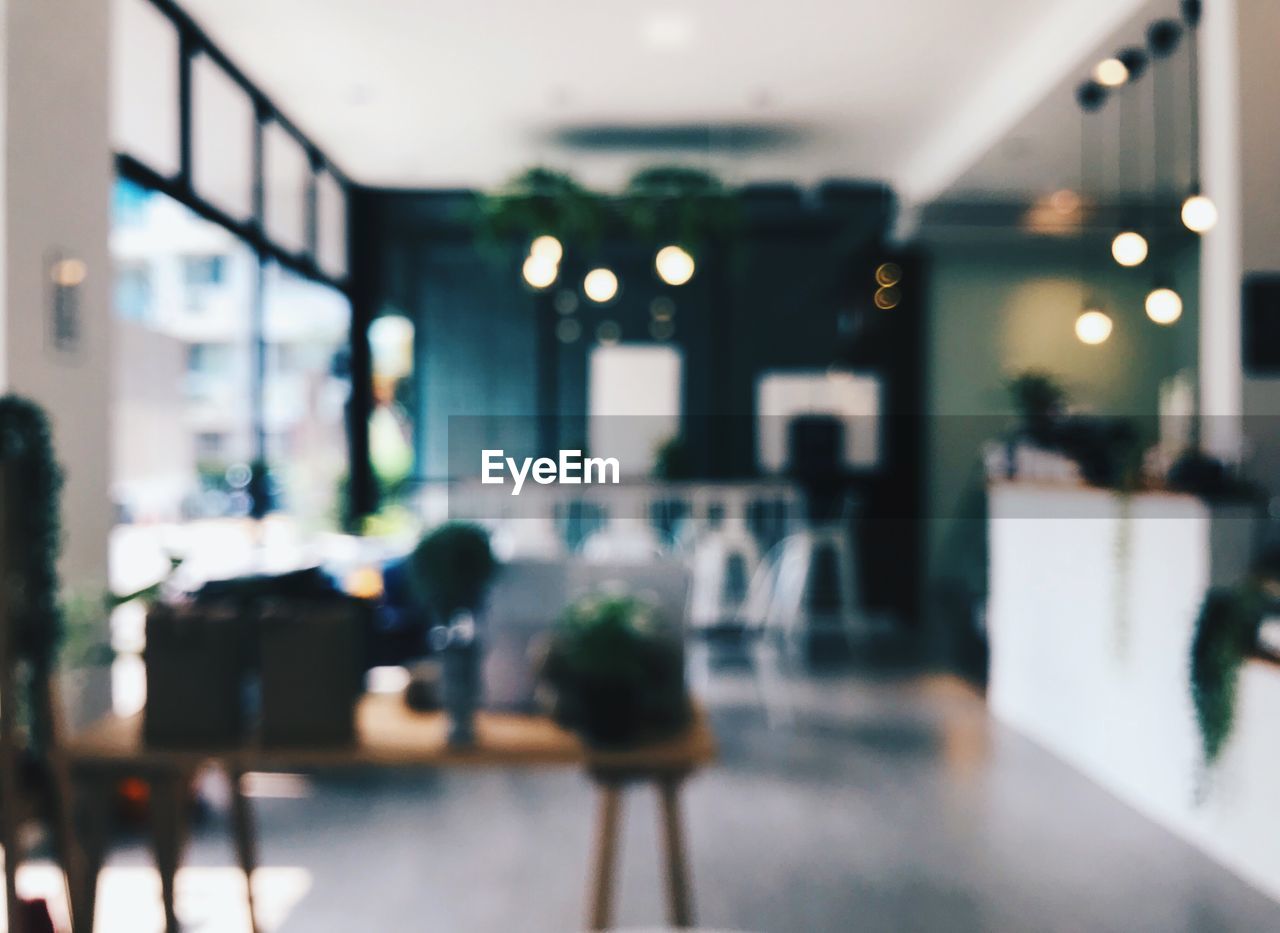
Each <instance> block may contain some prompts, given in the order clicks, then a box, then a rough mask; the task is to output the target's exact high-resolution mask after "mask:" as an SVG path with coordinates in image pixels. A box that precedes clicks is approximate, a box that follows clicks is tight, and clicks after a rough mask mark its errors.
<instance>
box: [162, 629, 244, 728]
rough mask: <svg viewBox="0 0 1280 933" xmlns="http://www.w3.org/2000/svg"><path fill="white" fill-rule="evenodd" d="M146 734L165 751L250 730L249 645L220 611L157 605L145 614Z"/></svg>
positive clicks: (242, 632) (241, 632)
mask: <svg viewBox="0 0 1280 933" xmlns="http://www.w3.org/2000/svg"><path fill="white" fill-rule="evenodd" d="M146 627H147V644H146V650H145V651H144V653H143V658H144V660H145V663H146V673H147V705H146V711H145V712H144V714H143V736H144V738H145V740H146V742H147V744H149V745H155V746H164V747H187V746H204V747H207V746H223V745H233V744H235V743H237V742H239V741H241V740H242V739H243V738H244V736H245V734H246V731H247V725H248V719H249V717H248V715H247V710H246V706H247V704H246V692H247V689H246V687H247V675H248V650H247V648H248V645H247V641H248V639H247V637H246V628H245V623H244V621H243V617H242V616H241V615H240V614H239V613H238V612H237V611H236V610H235V608H234V607H230V606H225V605H194V604H179V605H167V604H157V605H155V606H152V607H151V609H150V610H149V611H148V613H147V623H146Z"/></svg>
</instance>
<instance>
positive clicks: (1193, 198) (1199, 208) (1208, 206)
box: [1182, 192, 1218, 233]
mask: <svg viewBox="0 0 1280 933" xmlns="http://www.w3.org/2000/svg"><path fill="white" fill-rule="evenodd" d="M1217 222H1218V206H1217V205H1216V204H1214V203H1213V201H1212V200H1211V199H1209V198H1208V197H1206V196H1205V195H1203V194H1200V193H1199V192H1196V193H1195V194H1192V195H1190V196H1188V198H1187V199H1186V200H1185V201H1183V202H1182V223H1183V224H1184V225H1185V226H1186V228H1187V229H1188V230H1191V231H1193V232H1195V233H1208V232H1209V231H1210V230H1212V229H1213V228H1214V225H1216V224H1217Z"/></svg>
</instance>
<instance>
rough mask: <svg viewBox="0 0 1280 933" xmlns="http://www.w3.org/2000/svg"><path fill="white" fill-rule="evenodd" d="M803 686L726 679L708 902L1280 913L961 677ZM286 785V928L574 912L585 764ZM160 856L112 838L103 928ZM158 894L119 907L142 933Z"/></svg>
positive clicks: (1166, 932)
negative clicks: (780, 713)
mask: <svg viewBox="0 0 1280 933" xmlns="http://www.w3.org/2000/svg"><path fill="white" fill-rule="evenodd" d="M794 698H795V705H796V715H795V720H794V722H792V723H791V724H788V725H785V726H778V727H773V728H771V727H770V726H769V725H768V724H767V723H766V721H765V718H764V716H763V714H762V712H761V710H760V708H759V707H758V705H757V704H756V700H755V692H754V689H753V685H752V683H751V681H750V680H749V679H748V678H745V677H743V676H741V675H736V676H734V675H724V674H721V675H717V676H716V677H715V678H714V679H713V681H712V684H711V688H710V691H709V693H708V700H709V703H710V705H711V708H712V711H713V716H714V720H715V724H716V728H717V731H718V734H719V737H720V740H721V743H722V752H723V761H722V763H721V765H720V766H719V767H717V768H715V769H714V770H712V771H709V772H708V773H706V774H704V775H702V776H700V777H698V778H697V779H695V780H694V781H693V782H692V784H691V785H690V787H689V791H688V794H687V799H686V807H687V814H688V828H689V836H690V844H691V850H692V852H691V856H692V866H693V873H694V886H695V891H696V900H697V908H698V917H699V920H700V921H701V923H702V925H703V926H706V927H710V928H715V929H723V930H744V931H762V933H763V931H768V933H784V931H787V933H789V931H814V933H818V931H841V933H843V931H850V930H856V931H879V930H884V931H895V933H897V931H932V930H939V931H948V933H962V931H970V930H973V931H978V930H981V931H1002V930H1009V931H1027V930H1037V931H1082V930H1089V931H1094V930H1115V931H1123V933H1139V931H1148V930H1149V931H1159V933H1179V931H1187V933H1191V931H1196V933H1204V931H1217V930H1242V931H1245V930H1247V931H1258V930H1280V905H1277V904H1276V903H1274V902H1272V901H1270V900H1269V899H1267V898H1266V897H1264V896H1263V895H1262V894H1260V893H1258V892H1256V891H1255V890H1253V889H1252V888H1250V887H1248V886H1247V885H1246V884H1244V883H1243V882H1241V881H1239V880H1237V879H1236V878H1235V877H1234V876H1232V875H1230V874H1229V873H1228V872H1226V871H1225V870H1224V869H1222V868H1220V867H1218V866H1217V865H1216V864H1214V863H1213V862H1211V861H1209V860H1208V859H1207V858H1206V857H1204V856H1203V855H1201V854H1200V853H1199V852H1197V851H1196V850H1194V849H1192V848H1191V847H1190V846H1188V845H1186V844H1185V843H1183V842H1181V841H1180V840H1178V839H1177V838H1175V837H1173V836H1171V835H1170V834H1169V833H1167V832H1165V831H1164V830H1162V829H1160V828H1158V827H1157V826H1155V825H1153V824H1152V823H1150V822H1149V821H1147V820H1146V819H1144V818H1143V817H1141V816H1139V815H1138V814H1137V813H1135V812H1133V811H1132V810H1130V809H1128V808H1127V807H1126V806H1124V805H1123V804H1121V803H1119V802H1118V801H1117V800H1115V799H1114V798H1113V797H1111V796H1109V795H1108V794H1107V793H1105V792H1104V791H1102V790H1100V789H1099V788H1098V787H1096V786H1095V785H1093V784H1091V783H1090V782H1089V781H1087V780H1086V779H1085V778H1083V777H1081V776H1080V775H1079V774H1077V773H1076V772H1074V771H1072V770H1071V769H1069V768H1068V767H1066V766H1065V765H1063V764H1062V763H1060V762H1059V761H1057V760H1056V759H1055V758H1053V757H1051V756H1050V755H1049V754H1048V753H1046V752H1044V751H1042V750H1041V749H1039V748H1038V747H1036V746H1034V745H1032V744H1031V743H1030V742H1028V741H1026V740H1024V739H1022V738H1021V737H1019V736H1017V735H1015V734H1013V733H1011V732H1010V731H1008V730H1006V729H1004V728H1002V727H1000V726H999V725H996V724H994V723H992V722H990V721H989V720H988V719H987V716H986V711H985V707H984V705H983V703H982V701H981V699H980V697H978V696H977V695H976V694H974V693H973V692H972V691H970V690H969V689H968V688H967V687H965V686H963V685H962V684H960V683H959V682H958V681H956V680H954V679H951V678H942V677H920V676H901V677H865V676H862V677H859V676H840V677H820V678H814V679H810V680H806V681H804V682H803V683H800V684H798V685H796V686H795V688H794ZM277 790H279V791H281V792H283V793H285V794H286V795H290V794H302V795H303V796H296V797H290V796H285V797H276V798H266V799H259V800H258V801H257V804H258V810H259V814H260V823H261V827H262V837H263V840H264V842H263V852H262V861H263V864H264V865H266V866H269V870H268V871H267V872H264V873H262V874H261V875H260V876H259V895H260V899H262V900H264V901H266V902H268V904H267V906H268V908H269V912H271V913H275V914H277V915H281V917H282V922H281V923H280V924H279V926H278V929H279V930H281V931H283V933H330V931H332V933H352V931H363V930H388V931H427V930H430V931H459V933H487V931H494V933H497V931H504V933H505V931H522V933H540V931H548V933H550V931H557V933H564V931H571V930H575V929H578V928H579V924H580V920H581V916H582V914H581V909H582V904H583V893H584V887H585V884H586V865H587V856H588V851H589V841H590V832H591V819H592V815H593V809H594V808H593V801H592V799H591V795H590V788H589V786H588V785H587V784H586V782H585V781H584V780H583V779H582V778H581V777H580V776H578V775H576V774H572V773H569V772H545V773H538V774H505V773H447V774H439V775H428V774H404V773H401V774H395V773H370V774H361V775H346V776H344V777H341V778H338V777H327V778H319V779H314V780H311V781H309V782H293V783H292V784H290V783H287V782H286V783H285V784H284V786H283V787H281V788H277ZM627 804H628V808H627V813H626V828H625V832H624V839H623V841H624V848H623V853H622V862H621V875H622V878H621V887H620V891H619V895H620V897H619V920H620V925H622V926H631V927H638V926H645V925H655V924H659V922H660V921H661V920H662V918H663V914H662V889H661V884H660V877H659V874H658V861H657V849H656V830H657V825H656V824H657V820H656V810H655V805H654V801H653V799H652V797H651V795H650V794H649V793H647V792H643V791H636V792H634V793H633V794H632V795H631V796H630V798H629V799H628V802H627ZM225 832H226V830H225V825H224V821H223V820H222V819H221V818H218V817H216V816H215V817H214V818H212V819H211V820H210V821H209V822H208V823H207V824H206V825H205V826H203V827H202V828H200V829H199V830H198V831H197V833H196V836H195V839H194V840H193V846H192V850H191V852H190V854H189V857H188V864H189V865H191V866H193V867H194V868H195V870H194V871H191V872H189V873H188V878H187V879H186V880H185V881H180V887H183V888H184V894H185V897H184V901H185V903H184V904H182V905H180V909H185V910H186V911H187V916H188V919H189V920H191V921H193V922H192V924H191V929H193V930H197V931H203V933H213V931H223V930H226V931H228V933H232V931H234V930H236V929H237V926H236V924H237V923H242V922H243V921H240V920H236V919H228V918H229V917H237V916H238V914H237V913H236V910H237V909H238V908H237V904H236V902H237V900H238V892H239V888H238V885H237V884H236V883H235V881H234V876H233V873H229V872H226V871H215V870H213V869H211V868H206V867H202V866H218V865H221V866H226V865H228V864H229V860H230V852H229V844H228V843H227V841H226V838H227V837H226V835H225ZM145 859H146V854H145V850H144V849H143V848H142V846H141V845H140V843H138V842H136V841H135V842H133V843H128V842H126V843H125V844H124V845H123V846H122V847H121V848H120V849H118V850H117V853H116V855H115V857H114V859H113V863H112V864H113V865H115V866H117V867H118V869H117V872H116V878H117V880H116V881H115V882H113V881H112V880H111V877H110V876H108V877H107V878H106V879H105V880H104V886H106V887H107V888H108V889H109V888H110V886H111V885H112V884H113V883H114V884H116V885H117V888H119V890H116V891H115V893H114V895H113V893H112V891H111V890H104V891H103V895H102V898H101V900H102V908H103V912H102V915H101V916H102V921H103V922H102V923H101V924H100V929H102V930H111V929H115V928H116V927H117V925H118V924H117V923H114V922H113V919H114V920H123V919H124V917H123V914H124V913H125V912H129V911H130V908H128V907H125V906H117V907H115V908H114V910H115V911H116V917H115V918H113V917H112V915H111V911H112V909H113V906H112V905H113V903H114V904H117V905H124V904H126V903H128V904H132V905H133V910H139V909H140V908H139V907H138V905H139V904H140V903H141V902H142V901H144V900H145V898H141V899H140V895H138V894H137V893H135V894H132V895H129V896H128V897H126V896H125V892H124V889H123V887H122V885H123V884H124V879H125V877H126V876H127V875H128V873H129V872H134V873H135V874H137V873H138V872H140V871H142V870H143V869H141V868H140V867H139V868H131V867H130V866H143V865H145V864H146V861H145ZM202 873H203V874H202ZM202 879H203V880H202ZM300 879H301V880H300ZM308 882H309V883H308ZM201 885H204V888H203V890H202V891H197V890H196V889H197V888H199V887H200V886H201ZM273 886H279V887H280V888H281V891H275V890H273ZM285 888H288V893H282V891H283V889H285ZM143 891H144V893H145V889H143ZM141 917H142V914H137V915H136V916H135V917H133V918H132V919H130V920H129V921H128V923H127V925H126V924H120V926H121V927H122V928H126V929H129V930H130V931H131V933H143V931H145V930H146V928H147V925H148V923H149V922H150V921H148V922H147V923H143V922H142V920H141ZM273 925H274V924H273Z"/></svg>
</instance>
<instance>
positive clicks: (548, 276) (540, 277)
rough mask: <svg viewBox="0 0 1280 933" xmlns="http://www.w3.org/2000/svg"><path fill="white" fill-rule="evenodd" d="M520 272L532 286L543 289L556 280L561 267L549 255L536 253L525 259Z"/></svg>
mask: <svg viewBox="0 0 1280 933" xmlns="http://www.w3.org/2000/svg"><path fill="white" fill-rule="evenodd" d="M520 272H521V274H522V275H523V276H524V280H525V281H526V282H528V283H529V285H530V286H532V287H533V288H538V289H542V288H546V287H547V286H549V285H550V284H551V283H552V282H554V281H555V280H556V276H558V275H559V274H560V267H559V266H557V265H556V264H555V263H554V262H552V261H551V259H550V258H548V257H547V256H545V255H540V254H538V253H534V254H533V255H531V256H530V257H529V258H528V259H526V260H525V261H524V266H523V267H521V270H520Z"/></svg>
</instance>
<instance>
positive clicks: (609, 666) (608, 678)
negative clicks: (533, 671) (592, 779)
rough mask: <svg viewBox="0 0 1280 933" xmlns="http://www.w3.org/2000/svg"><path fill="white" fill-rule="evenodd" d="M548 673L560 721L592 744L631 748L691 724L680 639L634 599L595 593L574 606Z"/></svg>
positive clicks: (558, 630) (556, 638) (561, 626)
mask: <svg viewBox="0 0 1280 933" xmlns="http://www.w3.org/2000/svg"><path fill="white" fill-rule="evenodd" d="M541 675H542V681H543V683H544V685H545V687H546V693H547V698H548V699H549V701H550V705H551V710H552V715H553V716H554V717H555V719H556V721H557V722H559V723H560V724H561V725H562V726H564V727H566V728H568V729H571V730H573V731H575V732H577V733H578V734H579V735H581V736H582V738H583V740H584V741H585V742H586V743H587V744H588V745H592V746H595V747H603V748H610V747H619V746H627V745H631V744H635V743H637V742H641V741H645V740H648V739H655V738H660V737H663V736H667V735H671V734H674V733H676V732H678V731H679V730H680V729H682V728H684V726H685V725H686V724H687V723H688V721H689V716H690V701H689V694H688V691H687V689H686V687H685V680H684V648H683V644H682V641H681V638H680V633H679V631H678V629H677V628H676V627H675V626H674V625H673V624H672V623H671V622H670V621H669V620H667V619H666V618H664V617H663V616H662V614H661V613H660V612H659V611H658V609H657V608H655V607H654V606H653V605H651V604H650V603H648V602H645V601H643V600H641V599H637V598H635V597H632V596H601V595H591V596H586V597H584V598H582V599H579V600H578V601H577V602H575V603H573V604H572V605H570V606H569V607H568V609H566V610H565V612H564V614H563V615H562V616H561V617H560V619H559V621H558V622H557V624H556V627H555V630H554V632H553V635H552V640H551V644H550V647H549V650H548V652H547V656H546V658H545V660H544V662H543V667H542V672H541Z"/></svg>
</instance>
